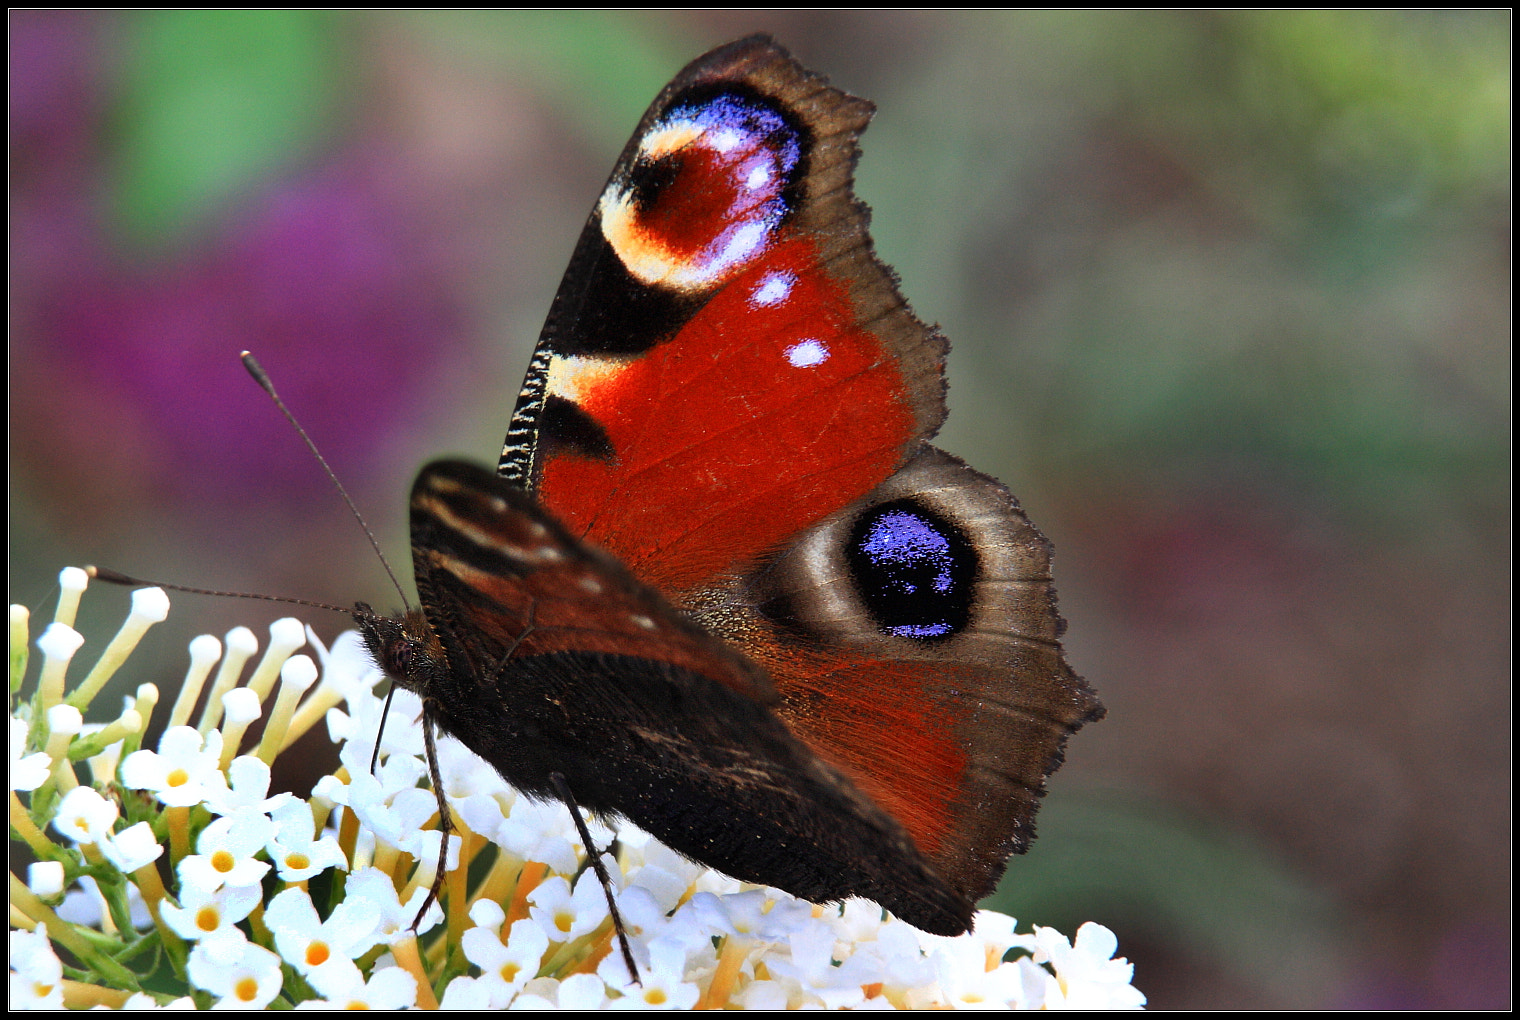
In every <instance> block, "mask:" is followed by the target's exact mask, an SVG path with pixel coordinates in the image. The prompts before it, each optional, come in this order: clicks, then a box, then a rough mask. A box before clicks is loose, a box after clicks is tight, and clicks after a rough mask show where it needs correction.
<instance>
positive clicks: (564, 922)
mask: <svg viewBox="0 0 1520 1020" xmlns="http://www.w3.org/2000/svg"><path fill="white" fill-rule="evenodd" d="M574 923H575V915H574V914H571V913H568V912H566V911H560V912H559V913H558V914H555V915H554V927H556V928H558V929H559V930H560V931H562V932H566V933H568V932H569V931H570V926H571V925H572V924H574Z"/></svg>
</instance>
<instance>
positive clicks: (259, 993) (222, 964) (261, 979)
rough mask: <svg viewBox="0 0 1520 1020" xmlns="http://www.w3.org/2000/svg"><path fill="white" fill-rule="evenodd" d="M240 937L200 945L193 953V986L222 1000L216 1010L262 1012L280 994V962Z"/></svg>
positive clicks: (190, 971) (191, 976) (191, 961)
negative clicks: (251, 1010) (253, 1010)
mask: <svg viewBox="0 0 1520 1020" xmlns="http://www.w3.org/2000/svg"><path fill="white" fill-rule="evenodd" d="M234 931H236V929H234ZM241 937H242V932H237V937H236V938H234V937H228V938H225V939H221V940H218V941H216V942H213V943H208V942H201V943H199V944H197V945H196V947H195V948H194V949H193V950H191V952H190V965H189V973H190V981H191V983H192V984H194V985H195V987H197V988H200V989H203V990H205V991H208V992H210V993H211V994H212V995H219V996H221V999H220V1000H219V1001H218V1002H217V1003H216V1005H215V1006H214V1007H212V1008H214V1009H243V1010H249V1009H263V1008H264V1007H265V1006H267V1005H269V1003H270V1002H271V1001H272V1000H273V999H274V997H275V996H276V995H279V994H280V984H281V975H280V958H279V957H278V956H276V955H275V954H274V953H271V952H270V951H269V950H267V949H264V948H263V947H262V946H256V945H254V944H253V943H251V942H249V941H247V940H246V939H243V941H242V942H241V943H239V942H238V941H237V939H238V938H241Z"/></svg>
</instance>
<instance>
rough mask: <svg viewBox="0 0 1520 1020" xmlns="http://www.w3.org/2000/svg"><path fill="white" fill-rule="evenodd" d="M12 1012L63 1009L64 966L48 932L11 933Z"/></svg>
mask: <svg viewBox="0 0 1520 1020" xmlns="http://www.w3.org/2000/svg"><path fill="white" fill-rule="evenodd" d="M10 985H11V999H10V1002H11V1009H62V1008H63V964H61V963H59V962H58V957H57V955H56V954H55V953H54V952H53V944H52V943H51V942H49V941H48V937H47V932H46V931H45V930H44V929H42V928H38V929H37V930H36V931H17V930H16V929H14V928H13V929H11V980H10Z"/></svg>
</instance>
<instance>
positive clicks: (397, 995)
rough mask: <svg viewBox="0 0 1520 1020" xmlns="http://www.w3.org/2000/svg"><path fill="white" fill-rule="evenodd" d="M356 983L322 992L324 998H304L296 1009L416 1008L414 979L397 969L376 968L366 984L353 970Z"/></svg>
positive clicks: (415, 984)
mask: <svg viewBox="0 0 1520 1020" xmlns="http://www.w3.org/2000/svg"><path fill="white" fill-rule="evenodd" d="M353 973H354V977H355V978H356V980H355V981H353V982H352V983H350V984H348V985H345V986H344V987H342V988H340V989H324V990H323V991H322V994H323V995H325V996H327V998H326V999H307V1000H306V1001H305V1002H302V1003H300V1004H299V1005H297V1006H296V1009H411V1008H412V1007H413V1006H415V1005H417V979H416V978H414V977H412V975H410V974H408V973H407V972H406V971H404V970H402V969H401V968H400V967H386V968H384V969H377V970H376V971H375V973H374V976H372V977H371V978H370V979H369V981H367V982H366V981H365V980H364V979H363V977H362V976H360V974H359V970H358V968H355V969H354V971H353Z"/></svg>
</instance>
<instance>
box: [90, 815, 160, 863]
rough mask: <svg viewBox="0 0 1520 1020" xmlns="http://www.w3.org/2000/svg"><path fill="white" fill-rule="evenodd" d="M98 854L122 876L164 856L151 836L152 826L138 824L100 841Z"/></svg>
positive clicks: (145, 823) (156, 841)
mask: <svg viewBox="0 0 1520 1020" xmlns="http://www.w3.org/2000/svg"><path fill="white" fill-rule="evenodd" d="M100 853H101V855H102V856H103V857H105V859H106V860H108V861H110V862H111V863H112V864H113V865H115V867H116V870H117V871H120V872H122V873H123V874H131V873H132V872H134V871H136V870H137V869H138V868H146V867H147V866H148V865H150V864H152V863H153V862H154V861H156V860H158V859H159V858H160V857H162V856H163V854H164V848H163V847H161V846H159V845H158V840H157V839H155V838H154V836H153V826H151V825H149V824H148V823H147V822H138V823H137V824H136V825H131V826H128V827H127V828H125V829H122V830H121V831H120V832H118V833H116V834H115V835H114V836H107V837H106V838H105V839H103V840H101V841H100Z"/></svg>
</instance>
